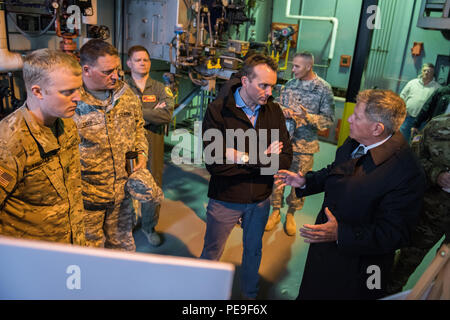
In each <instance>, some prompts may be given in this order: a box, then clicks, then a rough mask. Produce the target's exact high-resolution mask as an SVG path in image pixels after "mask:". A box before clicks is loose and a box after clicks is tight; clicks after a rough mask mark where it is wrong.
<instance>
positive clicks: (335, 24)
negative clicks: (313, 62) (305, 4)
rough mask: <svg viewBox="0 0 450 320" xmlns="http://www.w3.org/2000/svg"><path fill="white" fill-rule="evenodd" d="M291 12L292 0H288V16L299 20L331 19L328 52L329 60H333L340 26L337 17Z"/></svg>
mask: <svg viewBox="0 0 450 320" xmlns="http://www.w3.org/2000/svg"><path fill="white" fill-rule="evenodd" d="M290 12H291V0H287V4H286V17H287V18H292V19H298V20H316V21H330V22H331V23H332V24H333V31H332V34H331V44H330V52H329V53H328V60H332V59H333V57H334V48H335V46H336V36H337V29H338V26H339V20H338V19H337V18H336V17H317V16H300V15H293V14H291V13H290Z"/></svg>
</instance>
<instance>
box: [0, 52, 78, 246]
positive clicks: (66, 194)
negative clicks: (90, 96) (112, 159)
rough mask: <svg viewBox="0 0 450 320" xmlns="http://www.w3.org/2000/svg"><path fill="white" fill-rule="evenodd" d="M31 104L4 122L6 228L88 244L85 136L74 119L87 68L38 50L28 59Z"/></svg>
mask: <svg viewBox="0 0 450 320" xmlns="http://www.w3.org/2000/svg"><path fill="white" fill-rule="evenodd" d="M23 78H24V82H25V86H26V90H27V100H26V102H25V104H24V105H23V106H22V107H21V108H19V109H18V110H16V111H14V112H13V113H12V114H10V115H9V116H7V117H6V118H5V119H3V120H2V121H1V122H0V234H1V235H5V236H12V237H18V238H26V239H36V240H45V241H54V242H60V243H73V244H77V245H85V234H84V231H85V230H84V221H83V218H84V212H83V203H82V197H81V175H80V156H79V151H78V144H79V137H78V134H77V129H76V127H75V123H74V122H73V120H72V119H69V118H70V117H71V116H72V115H73V114H74V112H75V108H76V102H77V101H79V99H80V92H79V88H80V87H81V85H82V80H81V68H80V65H79V64H78V62H77V61H76V60H75V59H74V58H72V57H71V56H69V55H67V54H65V53H62V52H59V51H52V50H48V49H41V50H36V51H34V52H32V53H30V54H29V55H28V56H27V57H26V58H25V60H24V66H23Z"/></svg>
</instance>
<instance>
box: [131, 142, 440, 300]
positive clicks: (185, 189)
mask: <svg viewBox="0 0 450 320" xmlns="http://www.w3.org/2000/svg"><path fill="white" fill-rule="evenodd" d="M320 148H321V151H320V152H319V153H318V154H317V155H316V157H315V163H314V170H317V169H320V168H322V167H324V166H325V165H327V164H329V163H331V162H332V160H333V158H334V153H335V151H336V146H335V145H332V144H329V143H324V142H321V143H320ZM165 163H166V167H165V170H164V177H163V191H164V194H165V200H164V202H163V204H162V207H161V215H160V220H159V223H158V225H157V227H156V230H157V231H158V232H160V233H161V234H162V236H163V239H164V243H163V244H162V245H161V246H159V247H156V248H155V247H151V246H150V244H149V243H148V240H147V238H146V236H145V234H144V233H143V231H142V230H141V229H139V228H138V229H136V230H135V232H134V235H135V240H136V247H137V251H138V252H144V253H145V252H147V253H155V254H162V255H172V256H181V257H190V258H197V257H199V256H200V254H201V251H202V247H203V237H204V234H205V230H206V224H205V221H206V205H207V203H208V197H207V190H208V181H209V174H208V172H207V171H206V170H205V169H204V167H202V166H201V165H186V164H182V165H174V164H173V163H171V157H170V146H168V150H167V152H166V157H165ZM288 191H289V190H286V194H287V193H288ZM322 201H323V194H319V195H314V196H310V197H308V198H307V199H306V201H305V205H304V207H303V209H302V210H301V211H299V212H297V213H296V215H295V219H296V222H297V227H300V226H301V225H303V224H305V223H309V224H313V223H314V221H315V218H316V215H317V212H318V211H319V209H320V206H321V203H322ZM286 209H287V208H284V210H283V209H282V211H281V212H282V220H281V223H280V224H278V226H277V227H276V228H275V229H274V230H272V231H271V232H266V233H265V234H264V236H263V255H262V261H261V267H260V270H259V273H260V276H261V282H260V293H259V296H258V299H276V300H292V299H295V298H296V296H297V294H298V288H299V286H300V281H301V277H302V274H303V268H304V264H305V260H306V254H307V251H308V247H309V245H307V244H306V243H304V241H303V239H301V238H300V236H299V235H298V234H297V235H296V236H288V235H286V233H285V232H284V228H283V223H284V220H285V212H286ZM435 249H436V247H435V248H434V251H433V250H432V251H433V252H435ZM241 256H242V229H241V228H240V227H239V226H236V227H235V228H234V229H233V231H232V233H231V235H230V237H229V239H228V241H227V244H226V248H225V251H224V254H223V256H222V259H221V261H223V262H229V263H232V264H234V265H235V268H236V269H235V277H234V283H233V290H232V294H231V299H239V298H240V293H239V276H238V275H239V267H240V263H241ZM433 256H434V254H433V253H432V252H431V251H430V254H429V255H428V256H427V257H426V258H425V260H424V262H423V263H422V265H421V266H420V267H419V268H418V270H417V271H416V272H415V273H414V274H413V276H412V277H411V278H410V281H409V282H408V285H407V286H406V289H409V288H411V287H412V286H413V285H414V283H415V282H416V281H417V279H418V278H419V276H420V275H421V274H422V272H423V270H424V269H425V268H426V267H427V266H428V264H429V262H430V261H431V259H432V257H433Z"/></svg>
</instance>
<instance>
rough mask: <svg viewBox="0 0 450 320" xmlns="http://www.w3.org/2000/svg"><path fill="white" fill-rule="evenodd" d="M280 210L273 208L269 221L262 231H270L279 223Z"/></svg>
mask: <svg viewBox="0 0 450 320" xmlns="http://www.w3.org/2000/svg"><path fill="white" fill-rule="evenodd" d="M280 220H281V217H280V209H279V208H274V209H273V211H272V215H271V216H270V217H269V220H267V224H266V228H265V229H264V231H270V230H272V229H273V228H275V226H276V225H277V223H278V222H280Z"/></svg>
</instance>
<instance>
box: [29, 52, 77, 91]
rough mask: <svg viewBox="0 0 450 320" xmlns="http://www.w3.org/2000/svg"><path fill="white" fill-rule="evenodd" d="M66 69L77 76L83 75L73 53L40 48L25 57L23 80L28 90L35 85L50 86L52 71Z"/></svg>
mask: <svg viewBox="0 0 450 320" xmlns="http://www.w3.org/2000/svg"><path fill="white" fill-rule="evenodd" d="M61 68H62V69H65V70H67V71H70V72H72V74H73V75H75V76H81V66H80V64H79V63H78V61H77V60H76V59H75V58H74V57H73V56H71V55H69V54H67V53H64V52H62V51H56V50H50V49H39V50H35V51H33V52H31V53H29V54H28V55H27V56H26V57H25V58H24V59H23V80H24V82H25V87H26V89H27V91H28V92H30V91H31V87H32V86H33V85H36V84H37V85H39V86H41V87H43V86H50V85H52V83H51V80H50V77H49V75H50V73H51V72H53V71H56V70H58V69H61Z"/></svg>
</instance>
